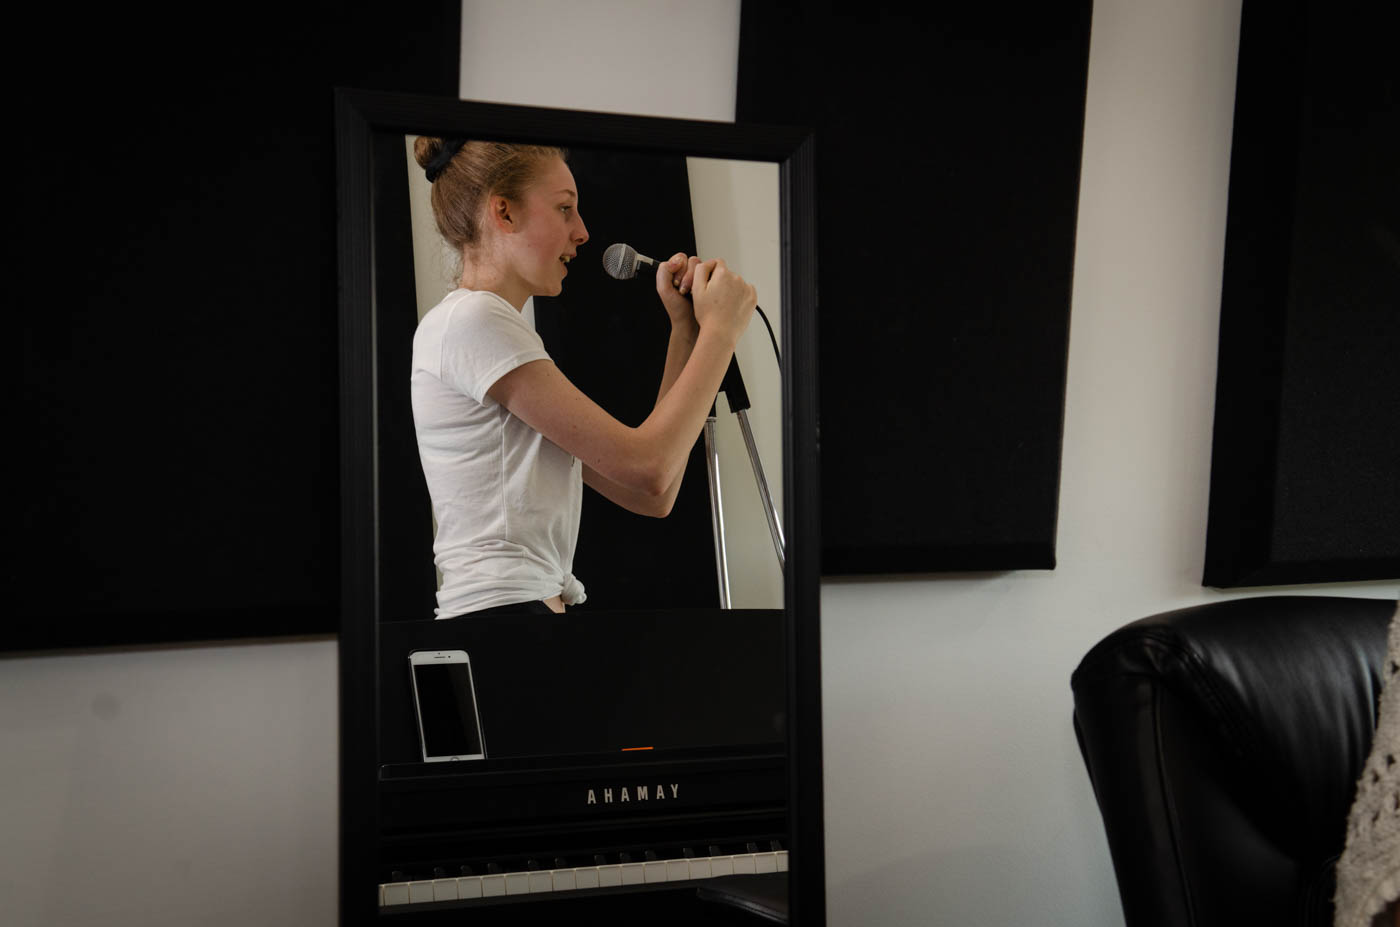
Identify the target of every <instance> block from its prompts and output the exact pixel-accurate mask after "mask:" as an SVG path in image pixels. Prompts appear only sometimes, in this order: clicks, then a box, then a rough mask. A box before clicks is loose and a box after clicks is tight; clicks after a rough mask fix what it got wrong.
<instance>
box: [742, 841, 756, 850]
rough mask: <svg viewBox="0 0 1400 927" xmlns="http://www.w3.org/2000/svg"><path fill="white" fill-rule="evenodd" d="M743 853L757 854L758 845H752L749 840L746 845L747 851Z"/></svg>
mask: <svg viewBox="0 0 1400 927" xmlns="http://www.w3.org/2000/svg"><path fill="white" fill-rule="evenodd" d="M745 852H748V853H757V852H758V844H756V843H754V842H753V841H752V840H750V841H749V843H748V849H747V850H746V851H745Z"/></svg>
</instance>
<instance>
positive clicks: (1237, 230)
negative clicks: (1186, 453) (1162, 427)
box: [1204, 0, 1400, 587]
mask: <svg viewBox="0 0 1400 927" xmlns="http://www.w3.org/2000/svg"><path fill="white" fill-rule="evenodd" d="M1397 34H1400V7H1397V6H1396V4H1394V3H1373V2H1369V0H1344V2H1331V0H1329V2H1325V3H1324V2H1321V0H1271V2H1253V0H1248V2H1246V3H1245V4H1244V7H1243V10H1242V14H1241V22H1240V59H1239V70H1238V77H1237V80H1236V90H1235V125H1234V135H1233V144H1232V149H1231V156H1230V203H1229V217H1228V219H1227V223H1226V237H1225V274H1224V285H1223V291H1222V295H1221V307H1220V354H1219V369H1218V374H1217V383H1216V408H1215V436H1214V447H1213V453H1212V459H1211V486H1210V520H1209V526H1208V529H1207V539H1206V564H1205V575H1204V583H1205V584H1206V585H1210V586H1222V587H1235V586H1257V585H1272V584H1285V583H1307V582H1324V581H1348V580H1369V579H1390V578H1396V577H1400V100H1398V99H1397V69H1396V65H1395V61H1396V57H1395V49H1394V47H1393V46H1394V44H1395V42H1394V39H1395V36H1396V35H1397Z"/></svg>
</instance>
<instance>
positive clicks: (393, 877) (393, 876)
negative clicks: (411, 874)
mask: <svg viewBox="0 0 1400 927" xmlns="http://www.w3.org/2000/svg"><path fill="white" fill-rule="evenodd" d="M389 881H390V882H407V881H408V876H406V875H404V874H403V870H401V869H395V870H394V871H393V872H391V873H389Z"/></svg>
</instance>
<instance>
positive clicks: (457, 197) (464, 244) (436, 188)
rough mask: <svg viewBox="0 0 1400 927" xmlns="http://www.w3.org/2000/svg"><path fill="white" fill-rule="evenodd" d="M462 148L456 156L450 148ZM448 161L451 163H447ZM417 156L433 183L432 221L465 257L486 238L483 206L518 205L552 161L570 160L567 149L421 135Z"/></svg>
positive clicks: (417, 146) (446, 239)
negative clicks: (495, 200) (494, 202)
mask: <svg viewBox="0 0 1400 927" xmlns="http://www.w3.org/2000/svg"><path fill="white" fill-rule="evenodd" d="M453 146H458V150H457V151H456V153H455V154H449V151H450V149H451V147H453ZM444 156H447V157H448V158H450V160H447V161H446V163H445V164H436V165H435V164H434V162H435V161H438V162H440V161H441V160H442V158H443V157H444ZM413 157H414V160H416V161H417V162H418V166H419V167H422V168H424V169H425V170H428V169H429V168H434V167H435V168H436V173H433V172H432V171H430V172H429V177H428V179H429V180H431V181H432V185H433V186H432V196H431V202H432V206H433V219H434V221H435V222H436V223H437V229H438V232H439V233H440V234H441V235H442V238H443V240H444V241H445V242H447V244H448V245H449V246H450V247H451V249H452V251H453V252H455V253H456V254H458V255H460V254H461V253H462V250H463V249H464V248H472V247H474V246H475V245H476V244H477V242H479V241H480V239H481V213H482V206H483V205H484V204H485V202H486V201H487V199H488V198H490V197H491V196H493V195H500V196H504V197H505V198H506V199H508V200H516V201H519V200H520V199H522V198H523V197H524V195H525V191H526V189H528V188H529V186H530V184H531V183H533V182H534V180H535V178H536V177H537V176H538V175H539V174H540V172H541V170H542V169H543V168H544V167H545V165H546V164H548V162H549V161H550V160H551V159H553V158H558V159H560V160H561V161H563V160H567V159H568V152H567V151H566V150H565V149H563V148H553V147H549V146H546V145H511V144H507V143H505V142H470V141H469V142H461V141H460V140H447V139H441V138H431V137H428V136H423V135H420V136H419V137H418V138H417V139H415V140H414V142H413Z"/></svg>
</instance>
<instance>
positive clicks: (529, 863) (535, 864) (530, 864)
mask: <svg viewBox="0 0 1400 927" xmlns="http://www.w3.org/2000/svg"><path fill="white" fill-rule="evenodd" d="M525 868H526V869H528V870H530V871H531V872H539V870H540V861H539V860H537V859H529V860H526V861H525Z"/></svg>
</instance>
